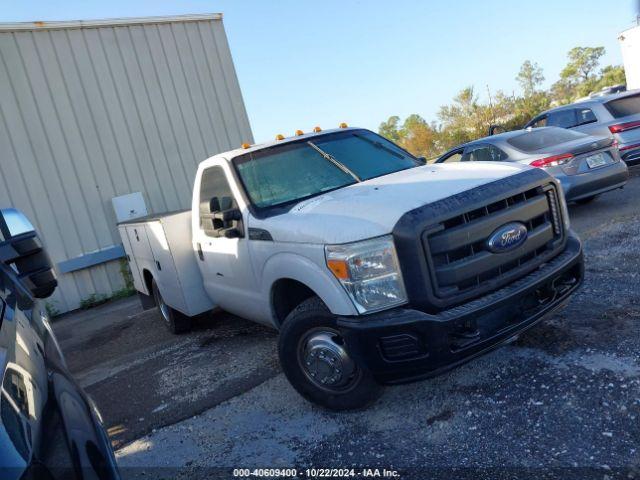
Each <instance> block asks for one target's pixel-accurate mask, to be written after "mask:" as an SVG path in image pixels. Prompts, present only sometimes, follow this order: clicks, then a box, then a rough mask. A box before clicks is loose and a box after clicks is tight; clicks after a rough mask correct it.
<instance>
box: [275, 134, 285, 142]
mask: <svg viewBox="0 0 640 480" xmlns="http://www.w3.org/2000/svg"><path fill="white" fill-rule="evenodd" d="M276 140H278V141H280V140H284V135H282V134H281V133H279V134H278V135H276Z"/></svg>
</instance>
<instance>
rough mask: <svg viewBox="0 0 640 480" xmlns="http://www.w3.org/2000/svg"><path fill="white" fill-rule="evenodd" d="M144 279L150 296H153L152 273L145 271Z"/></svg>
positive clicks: (143, 273) (143, 272)
mask: <svg viewBox="0 0 640 480" xmlns="http://www.w3.org/2000/svg"><path fill="white" fill-rule="evenodd" d="M142 279H143V280H144V284H145V286H146V287H147V292H149V295H153V291H152V290H151V282H152V281H153V275H151V272H150V271H149V270H146V269H145V270H143V271H142Z"/></svg>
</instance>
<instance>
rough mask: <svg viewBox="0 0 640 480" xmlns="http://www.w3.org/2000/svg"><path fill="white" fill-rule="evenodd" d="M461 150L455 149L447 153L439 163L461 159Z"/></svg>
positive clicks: (454, 161)
mask: <svg viewBox="0 0 640 480" xmlns="http://www.w3.org/2000/svg"><path fill="white" fill-rule="evenodd" d="M462 156H463V155H462V151H457V152H454V153H452V154H451V155H449V156H448V157H447V158H445V159H444V160H442V162H440V163H456V162H460V161H462Z"/></svg>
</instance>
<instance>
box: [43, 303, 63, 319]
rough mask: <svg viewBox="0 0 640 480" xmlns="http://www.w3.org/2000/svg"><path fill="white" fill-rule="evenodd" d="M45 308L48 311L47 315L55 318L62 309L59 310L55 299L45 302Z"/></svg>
mask: <svg viewBox="0 0 640 480" xmlns="http://www.w3.org/2000/svg"><path fill="white" fill-rule="evenodd" d="M44 308H45V310H46V311H47V315H48V316H49V318H54V317H57V316H58V315H60V310H58V307H57V306H56V302H55V301H48V302H45V304H44Z"/></svg>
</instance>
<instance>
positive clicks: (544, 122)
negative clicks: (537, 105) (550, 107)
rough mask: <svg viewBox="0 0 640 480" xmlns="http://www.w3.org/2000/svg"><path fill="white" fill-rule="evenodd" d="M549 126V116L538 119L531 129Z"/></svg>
mask: <svg viewBox="0 0 640 480" xmlns="http://www.w3.org/2000/svg"><path fill="white" fill-rule="evenodd" d="M546 126H547V116H546V115H545V116H544V117H539V118H537V119H536V120H535V121H534V122H533V123H532V124H531V125H530V127H532V128H538V127H546Z"/></svg>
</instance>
